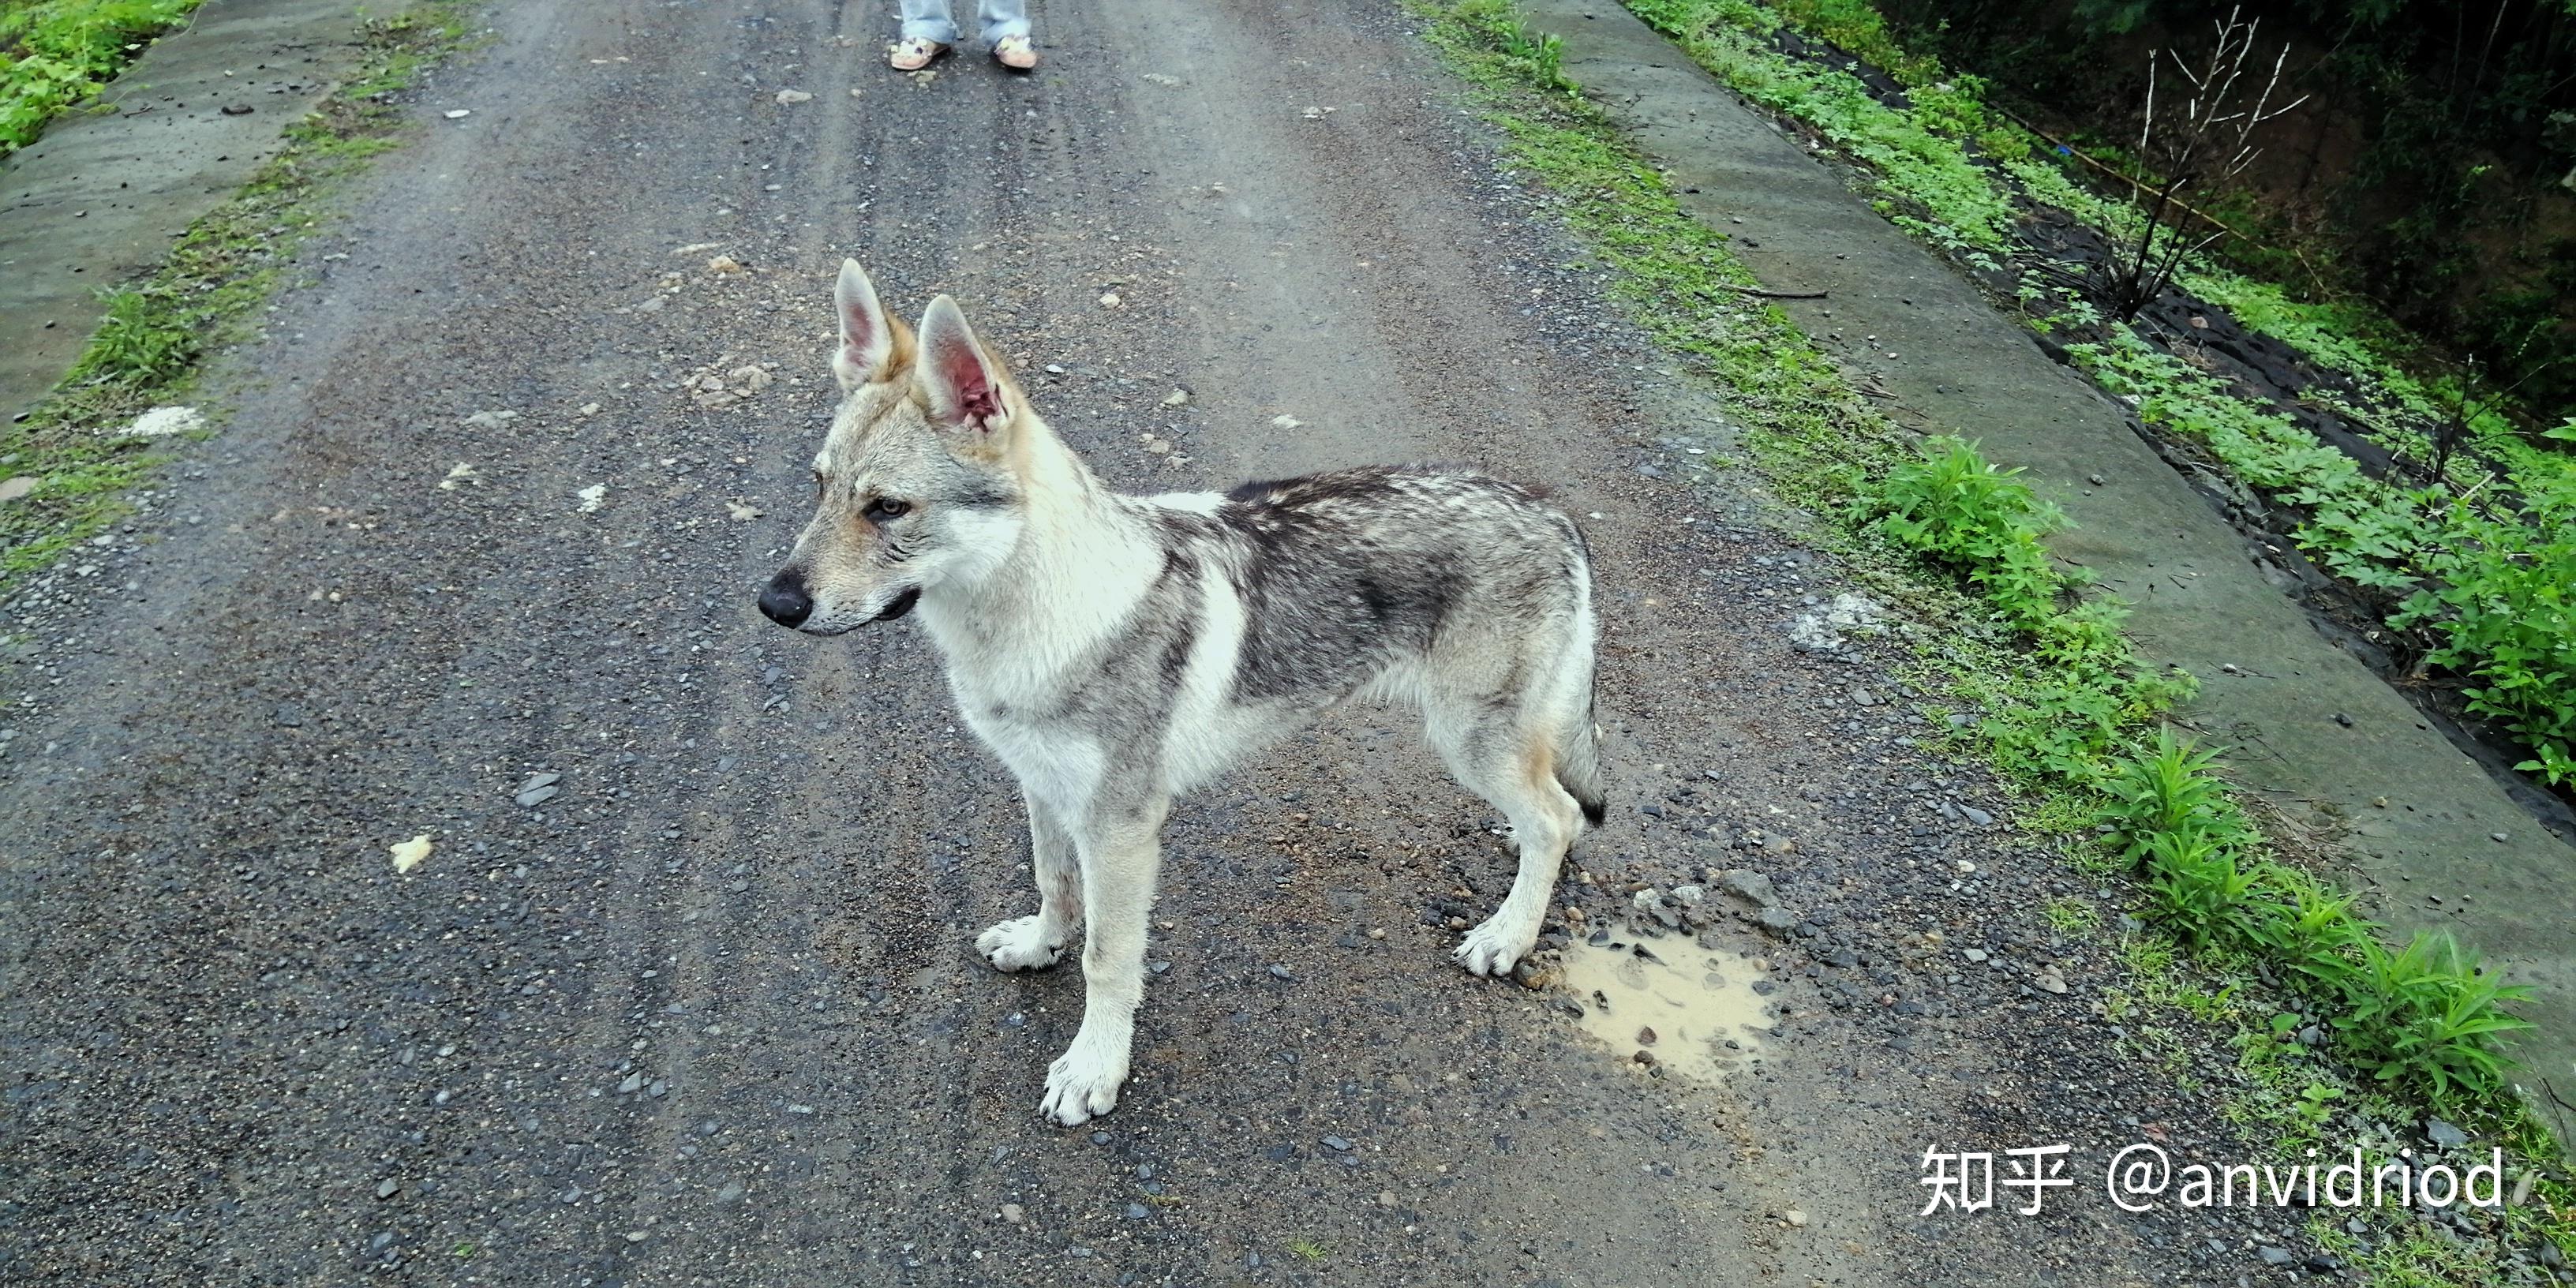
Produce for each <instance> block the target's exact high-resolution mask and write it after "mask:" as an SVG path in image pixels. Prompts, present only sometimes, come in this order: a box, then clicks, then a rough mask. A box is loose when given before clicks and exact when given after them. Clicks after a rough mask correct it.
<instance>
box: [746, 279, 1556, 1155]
mask: <svg viewBox="0 0 2576 1288" xmlns="http://www.w3.org/2000/svg"><path fill="white" fill-rule="evenodd" d="M834 301H835V303H836V304H837V305H838V308H839V312H840V322H841V347H840V351H839V352H838V353H837V354H836V355H834V357H833V360H832V370H833V373H834V375H835V376H837V377H838V379H839V382H840V386H841V389H842V391H843V397H842V401H841V407H840V411H839V413H838V414H837V415H836V416H835V417H834V418H833V421H832V428H831V430H830V432H829V434H828V435H827V436H826V437H825V438H824V440H823V448H822V451H821V452H819V453H818V454H817V455H816V456H815V457H814V488H815V493H816V510H815V514H814V517H813V519H812V521H811V522H809V523H807V524H806V525H805V530H804V532H803V533H802V534H800V535H799V536H798V537H797V539H796V548H795V551H794V553H793V554H792V555H790V556H789V558H788V560H787V564H786V566H785V567H783V568H781V569H780V570H779V572H778V575H777V576H775V577H773V578H771V579H770V582H769V584H768V586H767V587H766V588H764V589H763V590H762V591H761V594H760V611H761V612H762V613H764V614H766V615H767V616H768V617H769V618H770V620H772V621H775V622H777V623H778V624H779V625H781V626H788V627H793V628H795V629H797V630H800V631H803V632H805V633H807V634H810V635H838V634H841V633H843V632H845V631H849V630H851V629H854V628H856V627H859V626H863V625H866V624H868V623H870V622H883V621H891V620H893V619H895V618H898V617H901V616H903V615H904V614H906V613H909V612H913V611H915V610H918V611H919V612H920V615H921V622H922V625H923V626H925V627H926V628H928V630H929V632H930V638H931V641H932V642H933V643H934V644H936V645H937V646H938V648H939V652H940V654H941V656H942V658H943V659H944V660H945V662H946V663H947V668H948V682H949V686H950V688H951V690H952V691H953V692H954V693H955V695H956V699H957V706H958V709H959V710H960V711H961V712H963V713H964V715H965V718H966V723H967V725H968V726H969V727H971V728H973V729H974V731H975V733H976V735H977V736H978V737H980V738H981V739H983V741H984V743H985V745H986V746H988V747H990V748H991V749H992V751H993V754H994V755H996V756H998V757H999V758H1000V759H1001V761H1002V763H1003V764H1005V765H1007V766H1009V768H1010V770H1011V772H1012V773H1013V774H1015V775H1017V776H1018V778H1019V780H1020V793H1021V795H1022V797H1023V798H1024V799H1025V802H1026V804H1027V807H1028V814H1029V849H1030V854H1031V858H1032V864H1031V866H1032V867H1033V868H1034V870H1035V872H1036V875H1037V887H1038V910H1037V912H1036V913H1035V914H1034V915H1032V916H1026V917H1015V918H1012V919H1010V920H1007V921H1003V922H1001V923H999V924H997V925H995V926H994V927H992V928H991V929H989V930H986V931H985V932H984V933H983V934H982V935H981V936H980V937H978V938H977V939H976V941H975V948H976V950H977V951H978V952H980V953H981V954H983V956H984V958H985V959H986V960H987V961H989V962H991V963H992V964H993V965H994V966H995V967H997V968H999V969H1001V970H1006V971H1021V970H1036V969H1038V968H1041V967H1045V966H1051V965H1053V964H1054V963H1055V961H1056V959H1057V958H1058V957H1059V956H1060V955H1061V954H1062V953H1063V952H1064V949H1065V945H1066V943H1067V942H1068V941H1070V940H1071V938H1072V936H1073V933H1074V931H1075V930H1076V928H1078V927H1080V926H1082V925H1083V923H1084V922H1085V920H1086V919H1087V920H1088V922H1089V930H1088V933H1087V934H1086V935H1085V937H1084V940H1083V945H1082V975H1083V986H1084V998H1083V1015H1082V1025H1081V1027H1080V1028H1079V1029H1078V1030H1076V1032H1075V1034H1074V1038H1073V1043H1072V1045H1071V1046H1070V1047H1069V1048H1067V1049H1066V1051H1065V1053H1064V1054H1063V1055H1062V1056H1060V1057H1058V1058H1057V1059H1056V1061H1055V1063H1054V1064H1053V1065H1052V1066H1051V1067H1049V1069H1048V1070H1047V1080H1046V1094H1045V1096H1044V1098H1043V1099H1041V1100H1040V1102H1039V1105H1038V1110H1039V1112H1040V1113H1041V1114H1043V1115H1045V1116H1046V1117H1048V1118H1050V1119H1052V1120H1054V1121H1055V1122H1058V1123H1061V1124H1063V1125H1065V1126H1072V1125H1074V1124H1076V1123H1080V1122H1083V1121H1085V1120H1087V1119H1090V1118H1092V1117H1094V1116H1096V1115H1099V1114H1105V1113H1107V1112H1109V1111H1110V1109H1112V1108H1113V1107H1115V1106H1116V1105H1117V1103H1118V1093H1119V1089H1120V1087H1121V1086H1122V1085H1123V1084H1124V1083H1125V1082H1126V1080H1127V1068H1128V1046H1129V1040H1130V1038H1131V1037H1132V1035H1133V1033H1134V1031H1135V1014H1136V1007H1137V1005H1138V1003H1140V1002H1141V1001H1143V999H1144V989H1145V985H1144V981H1145V970H1144V966H1145V929H1146V925H1145V923H1146V919H1147V917H1148V915H1149V911H1150V908H1151V906H1152V903H1153V898H1154V874H1155V869H1156V867H1157V866H1158V864H1159V863H1160V861H1161V850H1160V842H1159V840H1158V834H1159V833H1160V831H1161V830H1162V825H1163V818H1164V815H1165V814H1166V812H1167V811H1168V810H1169V809H1170V806H1171V801H1172V798H1173V797H1174V796H1176V795H1178V794H1180V793H1182V792H1185V791H1188V790H1190V789H1191V788H1193V787H1196V786H1198V785H1200V784H1202V783H1205V782H1207V781H1208V780H1210V779H1211V778H1214V777H1216V776H1217V775H1218V774H1220V773H1222V772H1223V771H1224V770H1225V769H1226V768H1227V767H1228V766H1230V765H1233V764H1235V763H1236V762H1238V761H1240V760H1242V759H1243V758H1244V757H1246V756H1247V755H1249V754H1251V753H1252V752H1254V751H1256V750H1258V749H1259V748H1261V747H1262V746H1264V745H1266V744H1268V743H1270V742H1273V741H1275V740H1277V739H1279V738H1281V737H1284V736H1286V735H1288V734H1291V733H1294V732H1296V731H1297V730H1298V729H1300V728H1302V727H1304V725H1305V724H1306V723H1307V722H1308V721H1309V720H1310V719H1311V718H1312V717H1313V716H1314V715H1316V714H1317V713H1318V712H1320V711H1321V710H1323V709H1324V708H1325V707H1328V706H1331V705H1333V704H1334V703H1336V702H1339V701H1342V700H1344V699H1347V698H1352V697H1354V696H1367V697H1372V698H1377V699H1402V700H1406V701H1409V702H1411V703H1413V704H1415V705H1417V706H1418V707H1419V708H1420V709H1421V711H1422V715H1423V724H1424V727H1425V731H1426V733H1427V734H1428V736H1429V739H1430V742H1431V745H1432V746H1433V747H1434V748H1437V749H1438V751H1439V753H1440V756H1441V759H1442V760H1444V761H1445V762H1446V763H1447V764H1448V766H1449V772H1450V773H1451V774H1453V775H1455V776H1456V778H1457V779H1458V781H1459V782H1460V783H1461V784H1463V785H1465V786H1466V787H1467V788H1468V789H1469V790H1471V791H1473V792H1475V793H1477V794H1478V795H1481V796H1483V797H1484V798H1485V799H1486V800H1488V801H1491V802H1492V803H1493V804H1494V806H1495V807H1496V808H1498V809H1500V810H1501V811H1502V812H1503V815H1504V817H1505V818H1506V819H1507V820H1508V821H1509V822H1510V824H1511V832H1512V837H1513V839H1514V840H1515V841H1516V842H1517V843H1518V845H1519V848H1520V870H1519V874H1518V876H1517V877H1516V878H1515V879H1514V881H1513V882H1512V889H1511V893H1510V894H1509V895H1508V896H1506V897H1505V898H1504V900H1503V902H1502V906H1501V907H1500V908H1498V909H1497V910H1496V911H1495V912H1494V915H1493V916H1492V918H1490V919H1489V920H1487V921H1486V922H1485V923H1484V924H1482V925H1479V926H1477V927H1476V928H1474V929H1473V930H1470V931H1468V932H1467V933H1466V935H1465V938H1464V941H1463V942H1461V943H1460V944H1459V945H1458V947H1457V951H1456V957H1457V960H1458V962H1459V964H1460V965H1463V966H1465V967H1466V968H1467V969H1468V970H1469V971H1471V972H1474V973H1476V974H1479V975H1501V974H1504V973H1507V972H1509V971H1510V970H1511V969H1512V966H1513V963H1515V962H1517V961H1519V960H1520V959H1521V957H1522V956H1523V955H1525V954H1527V953H1528V952H1529V950H1530V946H1531V945H1532V944H1533V943H1534V942H1535V941H1536V940H1537V937H1538V931H1539V925H1540V923H1541V921H1542V920H1544V918H1545V916H1546V913H1547V907H1548V903H1549V900H1550V896H1551V894H1552V893H1553V891H1554V889H1555V886H1556V878H1557V870H1558V867H1559V865H1560V864H1561V863H1562V862H1563V860H1564V858H1565V852H1566V847H1567V846H1569V845H1571V844H1572V843H1573V841H1574V838H1575V836H1576V834H1577V832H1578V831H1579V830H1580V829H1581V828H1582V826H1583V820H1585V819H1588V820H1590V821H1591V822H1594V823H1598V822H1600V821H1601V812H1602V784H1601V765H1600V760H1599V755H1598V749H1597V740H1598V737H1599V729H1598V728H1597V726H1595V724H1594V723H1593V718H1592V666H1593V617H1592V584H1591V583H1592V568H1591V556H1590V553H1589V552H1588V551H1587V550H1586V548H1585V546H1584V543H1583V535H1582V533H1580V532H1579V531H1577V530H1576V528H1575V526H1574V524H1573V523H1572V522H1571V521H1570V520H1568V519H1567V518H1566V517H1565V516H1564V515H1562V514H1559V513H1557V512H1556V511H1555V510H1553V509H1550V508H1548V507H1547V506H1544V505H1542V504H1540V503H1539V501H1538V499H1537V498H1536V497H1535V496H1533V495H1532V494H1531V493H1530V492H1527V491H1525V490H1523V489H1521V488H1517V487H1514V486H1512V485H1511V484H1509V483H1504V482H1500V481H1497V480H1495V479H1491V478H1487V477H1485V476H1483V475H1481V474H1477V473H1474V472H1472V471H1469V470H1466V469H1462V468H1456V467H1449V466H1423V465H1410V466H1395V467H1370V468H1360V469H1346V470H1338V471H1334V472H1332V473H1327V474H1314V475H1309V476H1307V477H1304V478H1294V479H1285V480H1281V481H1278V482H1268V483H1247V484H1244V485H1243V486H1241V487H1238V488H1236V489H1234V490H1233V491H1231V492H1227V493H1225V494H1224V495H1221V496H1220V495H1218V494H1216V493H1213V492H1175V493H1167V494H1164V495H1161V496H1129V495H1124V494H1121V493H1117V492H1113V491H1110V490H1109V489H1108V488H1106V487H1104V486H1102V485H1101V483H1100V481H1099V480H1098V479H1096V478H1094V477H1093V476H1092V473H1091V471H1090V470H1089V469H1088V468H1086V467H1085V466H1084V465H1083V463H1082V460H1081V459H1080V458H1079V457H1077V456H1075V455H1074V453H1073V451H1072V450H1071V449H1069V448H1067V447H1066V446H1065V445H1064V443H1063V442H1062V441H1061V440H1059V439H1058V438H1057V437H1056V436H1055V433H1054V431H1052V430H1050V429H1049V428H1047V424H1046V422H1045V421H1043V420H1041V419H1039V418H1038V413H1037V411H1036V409H1035V408H1033V407H1031V406H1030V404H1029V399H1028V395H1027V394H1026V393H1025V392H1024V391H1022V390H1021V388H1020V387H1019V385H1018V384H1017V383H1016V382H1015V381H1014V380H1013V379H1012V377H1011V374H1010V372H1009V371H1008V370H1007V369H1005V367H1004V366H1003V364H1002V362H1001V361H1000V360H999V358H997V357H996V356H995V355H994V354H993V352H992V351H991V350H989V349H987V348H986V347H985V346H984V345H983V344H982V343H981V342H980V341H979V340H977V339H976V336H975V333H974V332H973V331H972V330H970V329H969V328H968V327H967V325H966V318H965V315H964V314H963V313H961V312H959V311H958V308H957V302H956V301H955V300H952V299H950V298H949V297H948V296H946V295H942V296H939V297H938V298H936V299H934V300H932V301H931V302H930V307H929V309H928V310H927V311H926V312H925V313H923V315H922V319H921V325H920V329H919V331H918V333H917V334H916V333H915V332H914V331H913V329H911V328H909V327H906V326H905V325H904V324H903V323H902V322H900V321H898V320H895V319H893V318H889V317H888V316H887V315H886V312H885V309H884V307H883V306H882V305H881V304H880V303H878V300H877V293H876V288H875V287H874V286H873V285H872V284H871V283H870V282H869V281H868V276H867V274H866V273H864V272H862V271H860V269H859V266H858V265H857V264H855V263H851V262H849V261H846V260H845V261H843V262H842V264H841V273H840V280H839V282H838V284H837V287H836V289H835V290H834Z"/></svg>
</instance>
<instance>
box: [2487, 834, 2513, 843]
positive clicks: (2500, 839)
mask: <svg viewBox="0 0 2576 1288" xmlns="http://www.w3.org/2000/svg"><path fill="white" fill-rule="evenodd" d="M2487 839H2488V840H2490V841H2493V842H2495V843H2496V844H2498V845H2502V844H2504V843H2505V842H2506V841H2508V840H2511V839H2512V837H2511V835H2510V834H2508V833H2504V832H2489V833H2487Z"/></svg>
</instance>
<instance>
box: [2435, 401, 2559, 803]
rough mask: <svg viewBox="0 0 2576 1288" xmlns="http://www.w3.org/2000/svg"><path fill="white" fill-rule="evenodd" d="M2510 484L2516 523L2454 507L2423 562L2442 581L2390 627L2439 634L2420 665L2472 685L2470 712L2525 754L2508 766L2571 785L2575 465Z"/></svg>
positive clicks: (2550, 463)
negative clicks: (2516, 499)
mask: <svg viewBox="0 0 2576 1288" xmlns="http://www.w3.org/2000/svg"><path fill="white" fill-rule="evenodd" d="M2571 423H2576V422H2571ZM2515 482H2516V484H2517V485H2518V486H2519V488H2520V491H2521V493H2522V497H2523V501H2524V504H2525V506H2526V507H2527V509H2526V511H2525V513H2524V514H2523V515H2522V516H2518V517H2516V518H2512V519H2501V518H2496V517H2493V516H2489V515H2486V514H2482V513H2478V512H2476V511H2474V510H2471V509H2469V508H2468V507H2466V506H2453V507H2450V508H2449V510H2448V511H2447V512H2446V514H2445V516H2444V517H2445V518H2446V519H2447V520H2448V523H2447V527H2448V529H2449V531H2450V533H2451V534H2452V538H2451V540H2450V541H2449V542H2447V543H2446V544H2444V545H2443V546H2441V547H2439V548H2438V549H2435V550H2433V551H2430V552H2428V557H2427V560H2426V562H2427V564H2428V565H2429V568H2430V571H2432V572H2433V574H2434V575H2435V576H2436V577H2437V578H2439V583H2438V584H2437V585H2436V586H2434V587H2431V588H2428V589H2425V590H2421V591H2418V592H2417V593H2416V594H2415V595H2413V596H2412V597H2410V598H2409V599H2408V600H2407V601H2406V602H2405V604H2404V605H2402V606H2401V608H2400V610H2399V612H2398V613H2397V615H2396V616H2395V617H2392V618H2391V619H2390V624H2392V625H2396V626H2417V625H2421V626H2427V627H2429V628H2431V629H2432V630H2434V631H2435V632H2437V633H2438V634H2439V635H2440V636H2441V638H2442V641H2443V642H2442V646H2441V647H2440V648H2438V649H2435V650H2434V651H2433V653H2432V654H2431V655H2430V656H2429V657H2428V658H2427V659H2426V660H2427V661H2429V662H2431V663H2432V664H2434V665H2436V666H2445V667H2452V668H2456V669H2458V670H2460V671H2463V672H2465V673H2466V674H2468V675H2469V676H2470V678H2472V679H2474V680H2476V681H2477V682H2478V683H2477V686H2476V687H2474V688H2469V689H2464V690H2462V696H2463V697H2465V698H2467V699H2468V704H2469V709H2470V710H2471V711H2474V712H2477V713H2478V714H2480V715H2484V716H2491V717H2493V718H2495V719H2496V720H2497V721H2498V722H2499V723H2501V724H2502V725H2503V726H2504V727H2505V728H2507V729H2509V730H2511V731H2512V732H2513V733H2514V735H2515V736H2516V737H2517V738H2519V739H2520V740H2521V741H2522V744H2523V745H2524V746H2525V747H2528V748H2530V749H2531V752H2532V755H2531V758H2530V759H2528V760H2525V761H2523V762H2522V763H2520V764H2518V765H2516V766H2515V768H2517V769H2520V770H2523V771H2524V772H2526V773H2534V774H2538V775H2539V776H2540V777H2541V778H2542V779H2543V780H2545V781H2547V782H2550V783H2552V784H2566V783H2576V462H2571V461H2568V460H2566V459H2565V458H2559V459H2555V460H2543V461H2540V462H2536V463H2535V464H2534V465H2533V466H2532V467H2531V468H2529V469H2527V470H2524V471H2521V472H2520V473H2518V474H2517V476H2516V478H2515Z"/></svg>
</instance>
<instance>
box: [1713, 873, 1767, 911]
mask: <svg viewBox="0 0 2576 1288" xmlns="http://www.w3.org/2000/svg"><path fill="white" fill-rule="evenodd" d="M1717 883H1718V885H1719V886H1720V887H1722V888H1723V889H1724V890H1725V891H1726V892H1727V893H1728V894H1731V895H1734V896H1735V897H1737V898H1739V899H1742V900H1744V901H1745V902H1747V903H1750V904H1752V905H1753V906H1755V907H1757V908H1768V907H1770V906H1772V905H1773V904H1776V903H1778V902H1779V901H1780V895H1779V892H1778V891H1776V890H1774V889H1773V888H1772V886H1771V878H1769V877H1767V876H1764V875H1762V874H1761V873H1759V872H1755V871H1753V870H1751V869H1749V868H1737V869H1735V870H1734V871H1731V872H1725V873H1721V874H1719V876H1718V879H1717Z"/></svg>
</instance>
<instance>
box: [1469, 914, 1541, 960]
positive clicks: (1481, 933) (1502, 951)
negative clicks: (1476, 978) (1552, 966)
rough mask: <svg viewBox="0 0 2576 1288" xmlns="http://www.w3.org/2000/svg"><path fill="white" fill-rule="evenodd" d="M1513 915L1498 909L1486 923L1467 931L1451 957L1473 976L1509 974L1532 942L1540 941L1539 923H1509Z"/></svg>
mask: <svg viewBox="0 0 2576 1288" xmlns="http://www.w3.org/2000/svg"><path fill="white" fill-rule="evenodd" d="M1509 917H1510V914H1509V913H1507V912H1498V913H1495V914H1494V915H1493V916H1491V917H1488V918H1486V919H1485V922H1484V924H1482V925H1480V926H1477V927H1476V928H1475V929H1473V930H1470V931H1468V932H1467V937H1466V938H1465V939H1462V940H1460V941H1459V943H1458V949H1457V951H1456V952H1455V953H1453V954H1451V955H1452V956H1454V957H1456V958H1457V959H1458V964H1459V965H1461V966H1464V967H1466V968H1467V973H1468V974H1470V975H1509V974H1511V973H1512V965H1513V964H1514V963H1516V962H1518V961H1519V960H1520V959H1521V958H1523V957H1525V956H1527V955H1529V950H1530V945H1532V944H1535V943H1537V942H1538V926H1537V925H1536V924H1535V923H1531V924H1527V925H1507V924H1505V920H1506V918H1509Z"/></svg>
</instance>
